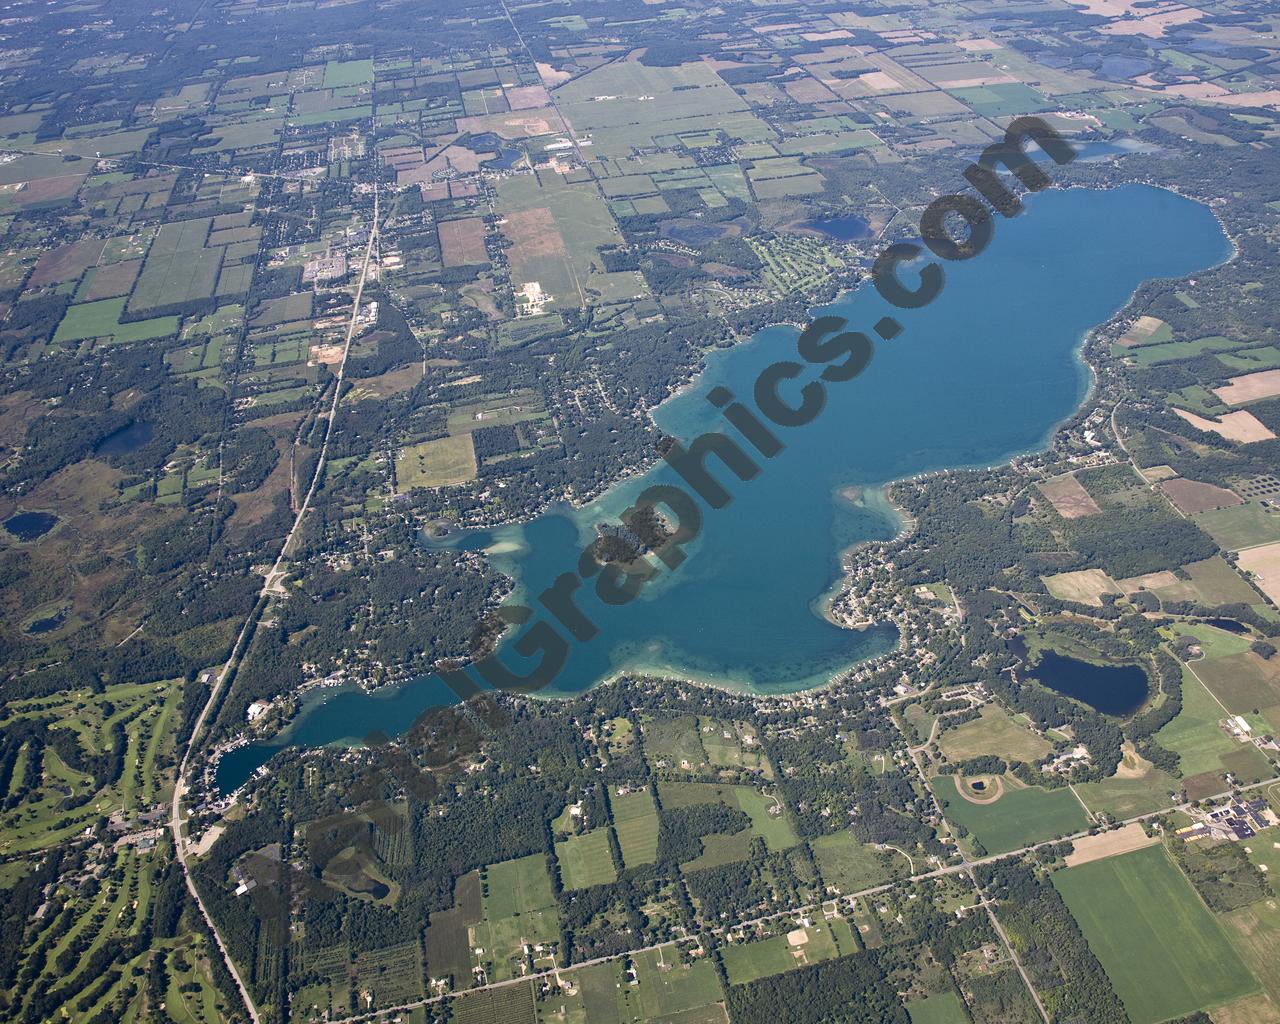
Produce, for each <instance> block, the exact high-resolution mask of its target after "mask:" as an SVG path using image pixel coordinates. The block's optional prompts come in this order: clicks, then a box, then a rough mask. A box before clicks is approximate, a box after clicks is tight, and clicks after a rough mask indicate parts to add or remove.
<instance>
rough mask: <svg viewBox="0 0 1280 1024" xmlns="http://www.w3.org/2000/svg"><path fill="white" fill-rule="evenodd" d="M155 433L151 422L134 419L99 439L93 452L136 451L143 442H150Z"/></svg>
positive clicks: (111, 453)
mask: <svg viewBox="0 0 1280 1024" xmlns="http://www.w3.org/2000/svg"><path fill="white" fill-rule="evenodd" d="M155 435H156V429H155V427H154V426H153V425H152V424H150V423H148V422H147V421H146V420H135V421H134V422H133V423H130V424H129V425H128V426H124V427H121V428H120V429H119V430H117V431H115V433H112V434H108V435H107V436H106V437H104V438H103V439H102V440H101V441H99V442H98V443H97V445H96V446H95V447H94V449H93V454H94V455H108V456H110V455H128V454H129V453H130V452H136V451H137V450H138V449H139V448H141V447H142V446H143V445H144V444H150V443H151V439H152V438H153V437H155Z"/></svg>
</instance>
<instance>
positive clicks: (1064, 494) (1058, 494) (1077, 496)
mask: <svg viewBox="0 0 1280 1024" xmlns="http://www.w3.org/2000/svg"><path fill="white" fill-rule="evenodd" d="M1036 486H1037V487H1039V488H1040V491H1041V493H1042V494H1044V496H1045V497H1046V498H1048V499H1049V501H1050V503H1051V504H1052V505H1053V507H1054V508H1055V509H1057V510H1058V515H1060V516H1062V518H1063V519H1079V518H1080V517H1081V516H1093V515H1097V514H1098V513H1099V512H1101V511H1102V509H1100V508H1099V507H1098V503H1097V502H1096V501H1094V500H1093V498H1092V497H1091V496H1090V495H1089V492H1088V491H1086V490H1085V489H1084V486H1083V485H1082V484H1081V483H1080V481H1079V480H1077V479H1076V478H1075V476H1074V475H1073V474H1071V473H1068V474H1067V475H1066V476H1059V477H1054V478H1053V479H1052V480H1045V481H1043V482H1041V483H1039V484H1037V485H1036Z"/></svg>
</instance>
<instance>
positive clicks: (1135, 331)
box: [1120, 316, 1166, 348]
mask: <svg viewBox="0 0 1280 1024" xmlns="http://www.w3.org/2000/svg"><path fill="white" fill-rule="evenodd" d="M1164 326H1166V325H1165V322H1164V321H1163V320H1161V319H1160V318H1159V317H1155V316H1140V317H1138V319H1137V320H1136V321H1135V322H1134V325H1133V326H1132V327H1130V328H1129V329H1128V330H1127V331H1125V333H1124V335H1123V336H1122V337H1121V338H1120V344H1121V345H1124V346H1125V347H1126V348H1132V347H1133V346H1134V345H1141V344H1142V343H1143V342H1146V341H1150V340H1151V337H1152V335H1154V334H1155V333H1156V331H1158V330H1160V328H1161V327H1164Z"/></svg>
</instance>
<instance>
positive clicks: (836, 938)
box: [722, 921, 856, 985]
mask: <svg viewBox="0 0 1280 1024" xmlns="http://www.w3.org/2000/svg"><path fill="white" fill-rule="evenodd" d="M836 923H837V924H839V925H843V926H844V927H843V928H842V929H841V932H842V933H843V934H842V935H841V934H840V933H836V932H834V931H833V930H832V927H831V925H829V924H828V923H827V922H826V921H816V922H815V923H814V924H813V925H812V926H810V927H808V928H796V929H794V930H792V931H789V932H787V933H786V934H784V935H775V936H773V937H771V938H768V939H760V940H757V941H755V942H744V943H740V944H738V945H733V946H727V947H725V949H724V951H723V953H722V956H723V957H724V967H725V972H726V973H727V974H728V976H729V984H730V985H745V984H746V983H747V982H750V981H755V980H756V979H758V978H767V977H768V976H769V975H771V974H781V973H782V972H783V971H790V970H794V969H795V968H797V967H804V966H806V965H808V964H816V963H820V962H821V961H823V960H832V959H834V958H835V957H837V956H840V955H842V954H848V953H853V952H856V946H855V945H854V943H853V936H852V934H851V933H850V932H849V929H848V925H847V924H846V923H845V922H844V921H838V922H836ZM842 938H843V948H842V943H841V939H842Z"/></svg>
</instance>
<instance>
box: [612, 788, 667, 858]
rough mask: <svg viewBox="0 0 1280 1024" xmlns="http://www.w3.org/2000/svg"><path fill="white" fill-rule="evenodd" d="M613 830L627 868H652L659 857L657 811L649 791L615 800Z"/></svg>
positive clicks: (613, 800)
mask: <svg viewBox="0 0 1280 1024" xmlns="http://www.w3.org/2000/svg"><path fill="white" fill-rule="evenodd" d="M611 802H612V807H613V827H614V831H615V832H617V834H618V845H619V846H620V847H621V848H622V863H623V864H624V865H626V866H627V867H628V868H633V867H636V866H637V865H639V864H652V863H653V862H654V861H655V860H657V857H658V811H657V808H655V807H654V805H653V794H652V793H650V792H649V790H648V789H645V790H643V791H637V792H633V793H628V794H627V795H626V796H616V795H615V796H614V797H612V801H611Z"/></svg>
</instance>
